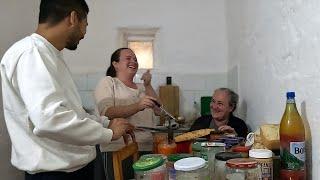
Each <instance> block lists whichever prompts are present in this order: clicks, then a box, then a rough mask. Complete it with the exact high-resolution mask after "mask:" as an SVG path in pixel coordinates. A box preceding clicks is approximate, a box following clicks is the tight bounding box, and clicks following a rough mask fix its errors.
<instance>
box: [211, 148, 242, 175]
mask: <svg viewBox="0 0 320 180" xmlns="http://www.w3.org/2000/svg"><path fill="white" fill-rule="evenodd" d="M235 158H243V154H241V153H236V152H219V153H217V154H216V156H215V163H214V176H213V179H214V180H225V177H226V173H225V171H226V161H227V160H229V159H235Z"/></svg>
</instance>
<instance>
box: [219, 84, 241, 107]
mask: <svg viewBox="0 0 320 180" xmlns="http://www.w3.org/2000/svg"><path fill="white" fill-rule="evenodd" d="M215 91H224V92H226V93H228V95H229V97H230V101H229V105H230V106H232V107H233V109H232V112H234V111H235V110H236V109H237V104H238V101H239V95H238V94H237V93H235V92H234V91H232V90H231V89H229V88H219V89H216V90H215Z"/></svg>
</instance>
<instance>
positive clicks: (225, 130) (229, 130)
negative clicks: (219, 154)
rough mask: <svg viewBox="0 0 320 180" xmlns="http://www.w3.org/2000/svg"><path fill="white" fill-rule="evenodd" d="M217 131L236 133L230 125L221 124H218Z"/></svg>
mask: <svg viewBox="0 0 320 180" xmlns="http://www.w3.org/2000/svg"><path fill="white" fill-rule="evenodd" d="M218 130H219V131H222V132H227V133H236V131H235V130H234V128H232V127H231V126H228V125H223V126H220V127H219V128H218Z"/></svg>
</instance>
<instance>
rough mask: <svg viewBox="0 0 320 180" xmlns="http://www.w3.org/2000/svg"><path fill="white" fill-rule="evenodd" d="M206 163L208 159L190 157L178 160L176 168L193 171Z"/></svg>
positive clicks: (175, 164)
mask: <svg viewBox="0 0 320 180" xmlns="http://www.w3.org/2000/svg"><path fill="white" fill-rule="evenodd" d="M205 165H206V161H205V160H204V159H202V158H199V157H189V158H184V159H180V160H178V161H176V162H175V163H174V168H175V169H176V170H178V171H193V170H197V169H200V168H202V167H204V166H205Z"/></svg>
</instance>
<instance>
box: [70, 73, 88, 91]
mask: <svg viewBox="0 0 320 180" xmlns="http://www.w3.org/2000/svg"><path fill="white" fill-rule="evenodd" d="M72 78H73V80H74V82H75V84H76V86H77V88H78V90H79V91H83V90H87V88H88V79H87V75H86V74H74V75H72Z"/></svg>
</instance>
